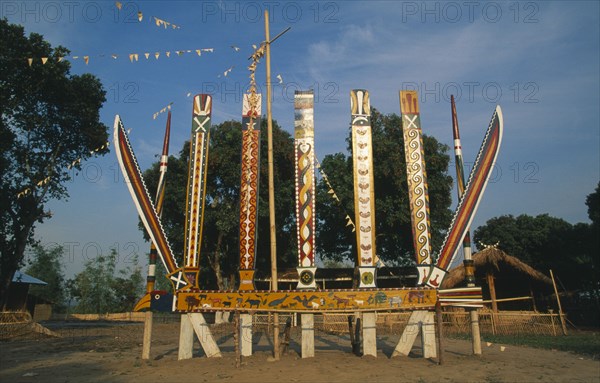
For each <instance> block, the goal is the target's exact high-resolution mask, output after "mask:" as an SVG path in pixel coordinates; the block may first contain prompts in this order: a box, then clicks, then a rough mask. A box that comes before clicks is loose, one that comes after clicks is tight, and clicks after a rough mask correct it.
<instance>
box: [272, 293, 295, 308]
mask: <svg viewBox="0 0 600 383" xmlns="http://www.w3.org/2000/svg"><path fill="white" fill-rule="evenodd" d="M289 296H290V295H289V294H285V295H284V296H283V298H280V299H273V300H272V301H271V302H269V307H276V306H279V305H280V304H282V303H283V302H284V301H285V300H286V299H287V298H288V297H289Z"/></svg>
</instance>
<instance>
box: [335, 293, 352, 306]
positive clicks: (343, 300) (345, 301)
mask: <svg viewBox="0 0 600 383" xmlns="http://www.w3.org/2000/svg"><path fill="white" fill-rule="evenodd" d="M333 299H335V301H336V302H337V305H338V307H339V306H340V305H344V306H348V303H350V299H346V298H340V297H336V296H335V295H334V296H333Z"/></svg>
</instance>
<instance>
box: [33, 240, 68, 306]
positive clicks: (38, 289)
mask: <svg viewBox="0 0 600 383" xmlns="http://www.w3.org/2000/svg"><path fill="white" fill-rule="evenodd" d="M63 255H64V248H63V247H62V246H54V247H51V248H49V249H46V248H44V247H42V246H41V245H34V246H33V259H31V260H30V264H29V266H28V267H27V269H26V270H25V272H26V273H27V274H29V275H31V276H32V277H36V278H38V279H41V280H42V281H44V282H46V283H47V285H45V286H39V285H32V286H31V287H30V288H29V293H30V294H32V295H35V296H36V297H39V298H43V299H45V300H46V301H49V302H52V303H53V309H54V311H56V312H64V310H65V309H66V302H65V301H66V293H65V288H66V285H65V276H64V273H63V265H62V263H61V259H62V257H63Z"/></svg>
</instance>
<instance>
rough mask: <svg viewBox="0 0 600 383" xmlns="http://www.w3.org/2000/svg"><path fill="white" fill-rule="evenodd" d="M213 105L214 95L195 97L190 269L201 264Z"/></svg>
mask: <svg viewBox="0 0 600 383" xmlns="http://www.w3.org/2000/svg"><path fill="white" fill-rule="evenodd" d="M211 108H212V97H211V96H209V95H207V94H197V95H195V96H194V102H193V112H192V136H191V139H190V160H189V165H188V184H187V203H186V207H187V209H186V228H185V253H184V259H185V267H186V268H198V266H199V263H200V248H201V245H202V226H203V225H202V224H203V220H204V202H205V197H206V168H207V165H208V142H209V137H210V126H211Z"/></svg>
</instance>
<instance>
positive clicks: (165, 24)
mask: <svg viewBox="0 0 600 383" xmlns="http://www.w3.org/2000/svg"><path fill="white" fill-rule="evenodd" d="M163 25H164V26H165V29H167V27H168V26H169V25H171V23H169V22H168V21H163Z"/></svg>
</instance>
